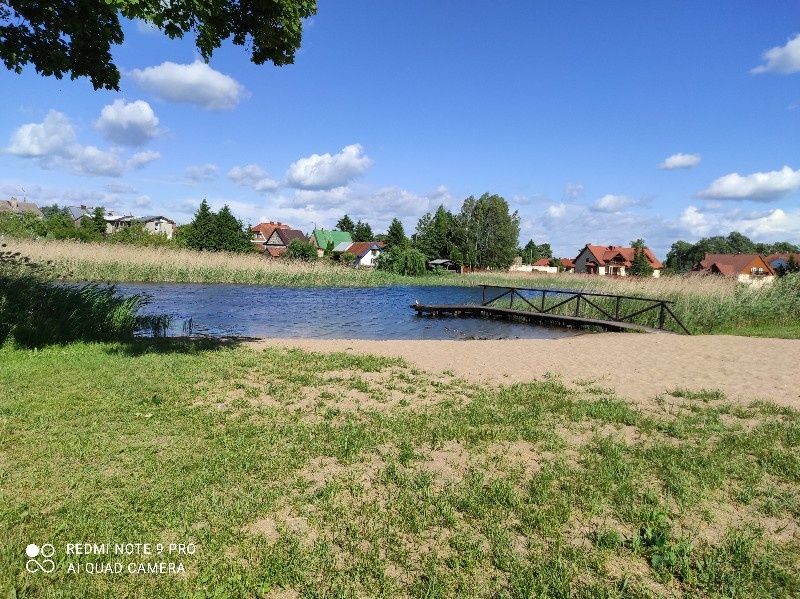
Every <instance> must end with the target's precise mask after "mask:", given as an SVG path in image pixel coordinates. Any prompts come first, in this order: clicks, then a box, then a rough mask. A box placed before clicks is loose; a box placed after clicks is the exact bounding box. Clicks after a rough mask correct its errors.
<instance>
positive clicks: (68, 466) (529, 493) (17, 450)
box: [0, 342, 800, 597]
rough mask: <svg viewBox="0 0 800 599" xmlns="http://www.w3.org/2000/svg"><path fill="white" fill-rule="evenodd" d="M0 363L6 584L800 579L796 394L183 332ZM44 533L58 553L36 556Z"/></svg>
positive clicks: (721, 583)
mask: <svg viewBox="0 0 800 599" xmlns="http://www.w3.org/2000/svg"><path fill="white" fill-rule="evenodd" d="M0 363H2V364H3V368H1V369H0V464H2V468H0V530H2V531H3V543H2V544H0V596H4V597H5V596H17V597H38V596H70V597H77V596H80V597H112V596H126V597H153V596H161V597H167V596H170V597H172V596H176V597H177V596H187V597H188V596H193V597H197V596H216V597H256V596H267V597H275V596H286V597H300V596H302V597H321V596H329V597H349V596H371V597H378V596H383V597H393V596H411V597H466V596H487V597H488V596H492V597H532V596H560V597H567V596H592V597H596V596H603V597H647V596H665V595H668V594H672V595H673V596H682V595H686V596H694V597H716V596H726V597H778V596H791V595H796V594H797V593H800V566H798V564H800V545H799V544H798V535H800V533H799V532H798V523H800V503H798V496H797V493H796V489H797V486H798V483H800V459H799V458H798V455H800V414H798V413H797V412H796V411H792V410H789V409H778V408H775V407H773V406H771V405H767V404H753V405H751V406H749V407H742V406H735V405H730V404H729V403H728V402H727V401H726V400H725V398H724V397H722V396H721V395H720V394H719V393H714V392H698V391H693V392H690V391H686V390H682V391H675V394H674V395H673V396H665V397H662V398H660V399H658V400H657V401H654V402H652V403H651V404H648V405H646V406H637V405H631V404H628V403H625V402H623V401H621V400H619V399H617V398H615V397H613V396H611V395H609V393H608V392H606V391H604V390H602V389H599V388H596V387H595V386H593V385H591V384H590V383H588V382H587V383H586V384H585V385H584V386H583V387H582V388H581V390H580V391H572V390H569V389H567V388H565V387H564V386H562V385H561V384H559V382H557V381H555V380H553V381H549V382H541V383H535V384H524V385H515V386H512V387H505V388H499V389H497V388H491V387H482V386H475V385H471V384H467V383H465V382H463V381H460V380H457V379H455V378H454V377H452V376H444V375H443V376H439V377H433V376H432V375H427V374H424V373H421V372H418V371H416V370H414V369H412V368H410V367H409V366H408V365H406V364H404V363H402V362H400V361H397V360H393V359H386V358H370V357H354V356H349V355H344V354H339V355H336V354H334V355H329V356H324V355H317V354H308V353H303V352H299V351H286V350H274V349H273V350H267V351H265V352H263V353H257V352H255V351H251V350H247V349H244V348H227V349H226V348H217V349H214V348H211V347H206V348H202V347H199V346H196V345H193V346H190V345H186V344H182V343H176V342H172V343H166V342H165V343H157V344H154V345H150V346H148V345H143V342H138V343H133V344H75V345H70V346H65V347H53V348H46V349H43V350H40V351H37V352H32V351H25V350H19V349H13V348H11V347H5V348H2V349H0ZM43 389H46V390H47V392H46V393H43V392H42V390H43ZM32 542H36V543H39V544H41V543H45V542H49V543H52V544H53V545H54V546H55V548H56V555H55V557H54V560H55V563H56V570H55V572H53V573H51V574H42V573H36V574H29V573H26V572H25V559H26V558H25V556H24V549H25V547H26V545H27V544H28V543H32ZM74 542H93V543H104V542H108V543H145V542H147V543H153V544H155V543H164V544H169V543H185V544H188V543H193V544H195V545H196V548H197V549H196V552H195V553H194V554H193V555H184V556H172V557H169V556H166V557H161V558H158V557H155V556H150V557H137V558H133V557H124V558H122V561H123V562H124V563H125V564H127V563H129V562H131V561H133V562H139V561H144V562H152V561H158V560H159V559H161V560H163V561H175V562H180V563H182V564H183V567H184V568H185V573H183V574H178V575H170V574H162V575H142V574H136V575H132V574H119V575H117V574H105V575H86V574H80V573H79V574H69V573H67V571H66V569H67V567H68V564H69V563H73V564H77V565H82V566H83V567H84V568H85V565H86V563H89V562H99V563H102V562H108V561H114V560H116V559H120V558H118V557H114V556H67V555H66V554H65V544H66V543H74ZM12 589H15V591H16V595H14V594H13V593H14V591H13V590H12ZM281 593H283V594H281Z"/></svg>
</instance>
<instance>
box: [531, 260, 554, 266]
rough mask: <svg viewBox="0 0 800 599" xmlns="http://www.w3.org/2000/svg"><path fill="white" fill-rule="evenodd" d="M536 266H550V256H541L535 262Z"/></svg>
mask: <svg viewBox="0 0 800 599" xmlns="http://www.w3.org/2000/svg"><path fill="white" fill-rule="evenodd" d="M533 265H534V266H550V258H539V259H538V260H537V261H536V262H534V263H533Z"/></svg>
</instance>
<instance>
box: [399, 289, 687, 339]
mask: <svg viewBox="0 0 800 599" xmlns="http://www.w3.org/2000/svg"><path fill="white" fill-rule="evenodd" d="M480 287H481V288H482V297H481V303H480V304H457V305H449V304H445V305H425V304H412V305H411V307H412V308H413V309H414V310H416V311H417V314H418V315H427V316H440V315H449V316H477V317H485V318H500V319H505V320H516V321H522V322H530V323H535V324H543V325H550V326H561V327H585V328H599V329H603V330H606V331H635V332H640V333H672V332H675V331H673V330H672V328H674V329H676V330H677V331H678V332H683V333H685V334H686V335H691V333H690V332H689V330H688V329H687V328H686V327H685V326H684V325H683V323H682V322H681V321H680V320H679V319H678V317H677V316H675V313H674V312H673V311H672V308H671V307H670V306H671V305H672V304H673V302H670V301H666V300H660V299H651V298H645V297H636V296H630V295H615V294H611V293H594V292H588V291H574V290H561V289H536V288H530V287H503V286H500V285H480ZM503 290H504V291H503ZM492 291H495V293H496V294H495V295H494V297H491V298H490V299H487V297H486V296H487V292H489V293H491V292H492ZM522 292H527V293H528V297H525V296H524V295H523V294H522ZM503 299H504V300H506V301H507V302H508V306H507V307H505V306H502V307H501V306H493V305H492V304H494V303H495V302H497V301H498V300H503ZM515 299H517V305H518V306H519V309H515V308H514V300H515ZM636 318H639V319H640V320H642V319H646V320H647V321H648V324H654V325H655V326H648V325H645V324H640V323H636V322H634V319H636ZM670 325H672V326H671V328H670Z"/></svg>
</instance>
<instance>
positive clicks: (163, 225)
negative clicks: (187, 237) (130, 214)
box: [133, 214, 178, 239]
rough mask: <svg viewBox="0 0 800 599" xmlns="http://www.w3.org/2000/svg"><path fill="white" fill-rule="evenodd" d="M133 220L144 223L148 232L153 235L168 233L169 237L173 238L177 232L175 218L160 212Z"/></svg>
mask: <svg viewBox="0 0 800 599" xmlns="http://www.w3.org/2000/svg"><path fill="white" fill-rule="evenodd" d="M133 220H134V221H135V222H139V223H142V226H143V227H144V230H145V231H147V232H148V233H150V234H152V235H166V237H167V239H172V236H173V235H174V234H175V229H177V228H178V225H176V224H175V221H174V220H172V219H170V218H167V217H166V216H161V215H160V214H156V215H151V216H140V217H138V218H134V219H133Z"/></svg>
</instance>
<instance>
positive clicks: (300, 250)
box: [284, 239, 317, 262]
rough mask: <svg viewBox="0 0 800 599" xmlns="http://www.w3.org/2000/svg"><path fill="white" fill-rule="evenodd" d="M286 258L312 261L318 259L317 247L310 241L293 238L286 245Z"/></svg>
mask: <svg viewBox="0 0 800 599" xmlns="http://www.w3.org/2000/svg"><path fill="white" fill-rule="evenodd" d="M284 257H285V258H288V259H289V260H302V261H304V262H311V261H313V260H316V259H317V248H315V247H314V245H313V244H312V243H309V242H308V241H303V240H302V239H292V240H291V241H290V242H289V245H288V246H287V247H286V253H285V254H284Z"/></svg>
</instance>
